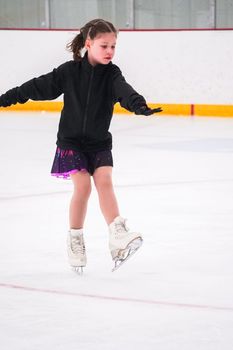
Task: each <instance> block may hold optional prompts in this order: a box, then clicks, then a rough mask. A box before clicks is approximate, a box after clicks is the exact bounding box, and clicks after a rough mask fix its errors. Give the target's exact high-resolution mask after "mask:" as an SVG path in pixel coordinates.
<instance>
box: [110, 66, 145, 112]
mask: <svg viewBox="0 0 233 350" xmlns="http://www.w3.org/2000/svg"><path fill="white" fill-rule="evenodd" d="M113 95H114V101H115V102H119V103H120V105H121V106H122V107H124V108H126V109H127V110H129V111H130V112H136V110H138V109H139V108H140V107H142V106H145V105H146V100H145V98H144V97H143V96H141V95H139V93H137V91H135V90H134V89H133V88H132V86H131V85H129V84H128V83H127V82H126V80H125V78H124V77H123V75H122V73H121V70H120V69H119V68H118V67H117V66H115V65H114V67H113Z"/></svg>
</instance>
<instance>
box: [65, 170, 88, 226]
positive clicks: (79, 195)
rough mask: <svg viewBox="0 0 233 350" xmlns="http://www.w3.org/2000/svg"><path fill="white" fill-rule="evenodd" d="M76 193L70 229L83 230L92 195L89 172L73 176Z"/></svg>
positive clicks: (71, 205)
mask: <svg viewBox="0 0 233 350" xmlns="http://www.w3.org/2000/svg"><path fill="white" fill-rule="evenodd" d="M71 180H72V181H73V185H74V192H73V196H72V198H71V202H70V228H72V229H79V228H83V225H84V220H85V216H86V212H87V203H88V199H89V197H90V193H91V178H90V174H89V173H87V172H82V171H79V172H77V173H75V174H72V175H71Z"/></svg>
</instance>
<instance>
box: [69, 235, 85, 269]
mask: <svg viewBox="0 0 233 350" xmlns="http://www.w3.org/2000/svg"><path fill="white" fill-rule="evenodd" d="M67 253H68V259H69V263H70V265H71V266H72V267H73V268H74V270H75V271H77V272H78V273H79V274H82V273H83V267H85V266H86V264H87V257H86V251H85V243H84V238H83V230H82V229H71V230H70V231H69V233H68V237H67Z"/></svg>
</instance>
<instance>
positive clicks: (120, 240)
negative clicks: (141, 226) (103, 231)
mask: <svg viewBox="0 0 233 350" xmlns="http://www.w3.org/2000/svg"><path fill="white" fill-rule="evenodd" d="M109 234H110V236H109V249H110V252H111V255H112V259H113V261H114V262H115V266H114V267H113V269H112V271H115V270H116V269H118V268H119V267H120V266H121V265H122V264H123V263H124V262H125V261H126V260H128V259H129V258H130V257H131V256H132V255H133V254H134V253H135V252H136V251H137V250H138V249H139V248H140V247H141V245H142V242H143V239H142V236H141V234H140V233H136V232H129V229H128V228H127V227H126V219H123V218H122V217H120V216H118V217H116V218H115V219H114V221H113V222H112V223H111V224H110V225H109Z"/></svg>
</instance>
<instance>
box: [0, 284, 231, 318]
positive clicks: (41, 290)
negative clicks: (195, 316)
mask: <svg viewBox="0 0 233 350" xmlns="http://www.w3.org/2000/svg"><path fill="white" fill-rule="evenodd" d="M0 287H2V288H10V289H18V290H23V291H27V292H38V293H47V294H57V295H63V296H74V297H82V298H92V299H101V300H111V301H119V302H130V303H140V304H148V305H158V306H172V307H181V308H189V309H193V308H194V309H201V310H212V311H230V312H233V307H230V306H229V307H228V306H214V305H201V304H187V303H177V302H169V301H159V300H146V299H137V298H126V297H125V298H123V297H113V296H107V295H98V294H86V293H75V292H68V291H62V290H61V291H60V290H56V289H45V288H35V287H28V286H22V285H16V284H10V283H0Z"/></svg>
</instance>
